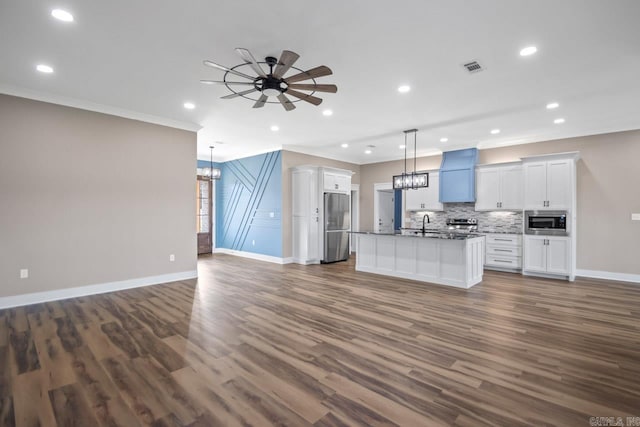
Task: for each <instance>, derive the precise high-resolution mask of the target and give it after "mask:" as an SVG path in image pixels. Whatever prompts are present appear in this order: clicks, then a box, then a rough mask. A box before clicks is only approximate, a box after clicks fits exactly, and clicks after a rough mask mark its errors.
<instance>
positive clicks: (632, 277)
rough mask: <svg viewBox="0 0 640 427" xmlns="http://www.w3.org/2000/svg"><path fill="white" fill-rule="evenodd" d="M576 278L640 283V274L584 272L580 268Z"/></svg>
mask: <svg viewBox="0 0 640 427" xmlns="http://www.w3.org/2000/svg"><path fill="white" fill-rule="evenodd" d="M576 276H581V277H589V278H592V279H606V280H616V281H620V282H632V283H640V274H629V273H616V272H613V271H599V270H583V269H580V268H579V269H577V270H576Z"/></svg>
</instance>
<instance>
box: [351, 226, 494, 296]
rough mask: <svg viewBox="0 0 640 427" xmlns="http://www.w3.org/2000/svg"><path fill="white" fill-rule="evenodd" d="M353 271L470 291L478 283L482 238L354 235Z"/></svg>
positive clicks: (481, 262) (480, 277) (479, 278)
mask: <svg viewBox="0 0 640 427" xmlns="http://www.w3.org/2000/svg"><path fill="white" fill-rule="evenodd" d="M354 236H355V237H356V239H357V254H358V256H357V257H356V270H357V271H364V272H368V273H376V274H383V275H386V276H394V277H400V278H403V279H410V280H418V281H421V282H430V283H437V284H440V285H447V286H455V287H459V288H470V287H471V286H473V285H476V284H478V283H480V282H481V281H482V273H483V264H484V236H476V237H470V238H462V239H440V238H431V237H422V236H402V235H391V234H374V233H368V234H366V233H358V234H354Z"/></svg>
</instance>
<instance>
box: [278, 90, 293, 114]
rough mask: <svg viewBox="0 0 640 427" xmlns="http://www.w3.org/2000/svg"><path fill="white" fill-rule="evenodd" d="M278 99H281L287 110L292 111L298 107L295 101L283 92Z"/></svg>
mask: <svg viewBox="0 0 640 427" xmlns="http://www.w3.org/2000/svg"><path fill="white" fill-rule="evenodd" d="M278 101H280V104H282V106H283V107H284V109H285V110H287V111H291V110H294V109H295V108H296V106H295V105H294V104H293V102H291V101H290V100H289V98H287V96H286V95H285V94H284V93H281V94H280V95H278Z"/></svg>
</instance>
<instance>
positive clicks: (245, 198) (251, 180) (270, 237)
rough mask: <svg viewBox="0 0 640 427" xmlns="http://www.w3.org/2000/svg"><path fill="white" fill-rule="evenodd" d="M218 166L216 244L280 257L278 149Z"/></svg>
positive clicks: (280, 161)
mask: <svg viewBox="0 0 640 427" xmlns="http://www.w3.org/2000/svg"><path fill="white" fill-rule="evenodd" d="M198 164H200V161H198ZM206 166H208V164H207V165H205V167H206ZM218 167H220V169H221V170H222V178H221V179H220V180H219V181H218V182H217V183H216V247H218V248H226V249H234V250H238V251H245V252H253V253H258V254H262V255H270V256H274V257H282V155H281V152H280V151H274V152H271V153H266V154H261V155H258V156H252V157H247V158H244V159H238V160H231V161H228V162H224V163H220V164H218Z"/></svg>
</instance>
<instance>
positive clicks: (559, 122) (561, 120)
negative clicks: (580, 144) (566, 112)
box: [553, 118, 564, 125]
mask: <svg viewBox="0 0 640 427" xmlns="http://www.w3.org/2000/svg"><path fill="white" fill-rule="evenodd" d="M553 123H555V124H557V125H559V124H561V123H564V119H563V118H560V119H555V120H554V121H553Z"/></svg>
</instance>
